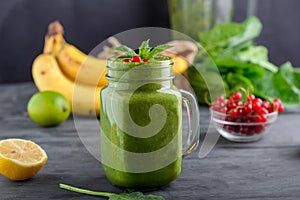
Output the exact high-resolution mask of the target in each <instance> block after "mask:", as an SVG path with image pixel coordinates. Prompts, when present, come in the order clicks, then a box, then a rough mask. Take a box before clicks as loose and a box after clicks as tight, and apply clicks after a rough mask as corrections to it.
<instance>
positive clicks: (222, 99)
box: [217, 96, 225, 102]
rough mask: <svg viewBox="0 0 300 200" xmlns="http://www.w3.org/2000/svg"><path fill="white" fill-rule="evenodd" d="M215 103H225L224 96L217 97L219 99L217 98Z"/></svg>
mask: <svg viewBox="0 0 300 200" xmlns="http://www.w3.org/2000/svg"><path fill="white" fill-rule="evenodd" d="M217 101H219V102H224V101H225V98H224V96H219V97H218V98H217Z"/></svg>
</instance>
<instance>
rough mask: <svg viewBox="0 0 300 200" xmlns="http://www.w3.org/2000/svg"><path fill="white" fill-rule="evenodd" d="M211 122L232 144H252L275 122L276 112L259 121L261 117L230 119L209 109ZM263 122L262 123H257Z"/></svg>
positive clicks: (228, 116) (250, 116) (251, 116)
mask: <svg viewBox="0 0 300 200" xmlns="http://www.w3.org/2000/svg"><path fill="white" fill-rule="evenodd" d="M210 112H211V120H212V121H213V124H214V126H215V128H216V129H217V130H218V132H219V133H220V134H221V135H222V136H223V137H224V138H226V139H228V140H230V141H234V142H252V141H257V140H259V139H261V138H262V137H263V136H264V135H265V134H266V133H267V132H268V131H269V130H270V128H271V126H272V124H273V123H274V122H275V121H276V119H277V116H278V112H277V111H276V112H272V113H269V114H266V115H265V116H264V118H265V119H264V120H260V119H259V118H260V117H261V115H247V116H236V117H232V116H231V115H230V114H225V113H221V112H217V111H214V110H212V109H210ZM258 121H264V122H258Z"/></svg>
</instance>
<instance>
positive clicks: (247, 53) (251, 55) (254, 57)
mask: <svg viewBox="0 0 300 200" xmlns="http://www.w3.org/2000/svg"><path fill="white" fill-rule="evenodd" d="M237 57H238V58H239V59H240V60H241V61H245V62H251V63H253V64H257V65H259V66H260V67H262V68H265V69H267V70H269V71H271V72H274V73H276V72H277V70H278V69H277V67H276V66H275V65H273V64H272V63H270V62H269V61H268V60H269V59H268V49H267V48H266V47H264V46H249V47H248V48H247V49H244V50H242V51H240V52H238V53H237Z"/></svg>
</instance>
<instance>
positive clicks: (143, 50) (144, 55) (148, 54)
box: [112, 39, 173, 59]
mask: <svg viewBox="0 0 300 200" xmlns="http://www.w3.org/2000/svg"><path fill="white" fill-rule="evenodd" d="M149 41H150V40H149V39H148V40H145V41H143V42H142V43H141V45H140V46H139V53H138V54H137V53H135V51H134V50H133V49H131V48H129V47H128V46H125V45H122V46H119V47H116V48H115V49H113V50H112V52H117V53H124V54H125V55H126V56H128V57H133V56H140V57H141V59H150V58H153V57H155V56H156V55H157V54H159V53H160V52H163V51H165V50H167V49H170V48H172V47H173V46H170V45H166V44H160V45H157V46H156V47H154V48H151V47H150V46H149Z"/></svg>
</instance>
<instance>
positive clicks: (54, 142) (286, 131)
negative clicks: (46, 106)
mask: <svg viewBox="0 0 300 200" xmlns="http://www.w3.org/2000/svg"><path fill="white" fill-rule="evenodd" d="M0 92H1V95H0V105H1V106H0V139H5V138H11V137H17V138H24V139H30V140H33V141H35V142H36V143H38V144H39V145H41V146H42V147H43V148H44V149H45V150H46V152H47V153H48V156H49V160H48V162H47V164H46V165H45V167H44V168H43V169H42V170H41V171H40V172H39V173H38V174H37V175H36V176H35V177H33V178H32V179H30V180H28V181H23V182H12V181H9V180H7V179H6V178H4V177H3V176H0V199H1V200H9V199H33V200H35V199H101V198H99V197H92V196H85V195H81V194H76V193H71V192H68V191H64V190H61V189H59V188H58V184H59V183H66V184H71V185H74V186H78V187H84V188H89V189H93V190H99V191H111V192H122V189H120V188H117V187H114V186H112V185H111V184H110V183H109V182H108V181H107V180H106V178H105V176H104V173H103V171H102V169H101V164H100V163H99V162H98V161H97V160H96V159H95V158H94V157H93V156H91V155H90V153H89V152H88V151H87V150H86V148H85V147H84V145H83V144H82V142H81V140H80V138H79V136H78V134H77V132H76V128H75V125H74V120H73V118H70V119H69V120H68V121H66V122H65V123H63V124H62V125H61V126H58V127H54V128H41V127H39V126H37V125H36V124H35V123H33V122H32V121H31V120H30V119H29V118H28V117H27V115H26V104H27V102H28V100H29V98H30V97H31V95H32V94H33V93H35V92H36V88H35V87H34V85H33V84H32V83H23V84H8V85H0ZM208 122H209V113H208V110H207V108H205V107H201V132H202V133H204V132H205V131H206V129H207V127H208ZM299 128H300V109H299V108H296V109H289V110H287V112H285V113H284V114H282V115H280V116H279V119H278V121H277V122H276V123H275V125H274V126H273V127H272V129H271V132H270V133H269V134H268V135H266V136H265V137H264V138H263V139H262V140H260V141H258V142H253V143H233V142H228V141H227V140H225V139H223V138H220V139H219V141H218V144H217V145H216V146H215V148H214V149H213V151H212V152H211V153H210V154H209V155H208V156H207V157H206V158H204V159H199V158H198V151H199V148H198V149H197V151H195V152H193V153H192V154H190V155H188V156H187V157H185V158H184V160H183V170H182V174H181V176H180V177H179V178H178V179H177V180H176V181H174V182H172V183H171V184H170V185H168V186H166V187H163V188H161V189H158V190H156V191H151V192H150V193H151V194H158V195H162V196H164V197H165V199H180V200H181V199H182V200H191V199H197V200H198V199H222V200H224V199H267V200H271V199H288V200H289V199H298V198H299V196H300V131H299ZM202 138H203V137H202Z"/></svg>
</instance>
